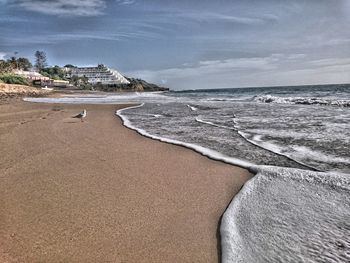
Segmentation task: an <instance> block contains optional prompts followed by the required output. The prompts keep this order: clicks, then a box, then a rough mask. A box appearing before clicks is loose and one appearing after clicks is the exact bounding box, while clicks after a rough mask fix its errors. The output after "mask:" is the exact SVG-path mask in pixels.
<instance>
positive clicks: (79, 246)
mask: <svg viewBox="0 0 350 263" xmlns="http://www.w3.org/2000/svg"><path fill="white" fill-rule="evenodd" d="M121 107H123V106H122V105H53V104H35V103H26V102H21V101H12V102H11V103H10V104H9V103H5V104H2V105H0V149H1V156H0V200H1V201H0V262H218V260H219V253H220V250H219V246H218V244H219V242H220V240H219V239H218V238H219V237H218V234H217V230H218V224H219V220H220V217H221V215H222V214H223V212H224V211H225V209H226V207H227V205H228V204H229V202H230V201H231V199H232V198H233V196H234V195H235V193H237V192H238V191H239V189H240V188H241V186H242V185H243V184H244V183H245V182H246V180H248V179H249V178H251V174H249V172H248V171H246V170H244V169H241V168H237V167H234V166H231V165H226V164H223V163H220V162H216V161H213V160H210V159H208V158H206V157H204V156H201V155H200V154H198V153H195V152H193V151H192V150H189V149H186V148H183V147H179V146H174V145H169V144H166V143H161V142H158V141H154V140H151V139H148V138H145V137H142V136H140V135H139V134H137V133H136V132H134V131H131V130H129V129H127V128H125V127H124V126H123V125H122V123H121V120H120V119H119V118H118V117H117V116H116V115H115V111H116V110H117V109H119V108H121ZM83 108H86V109H87V111H88V116H87V118H86V121H85V122H80V121H79V120H78V119H72V118H71V116H72V115H74V114H77V113H79V112H80V111H81V110H82V109H83Z"/></svg>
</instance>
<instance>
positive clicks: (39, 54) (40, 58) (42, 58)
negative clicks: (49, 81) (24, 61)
mask: <svg viewBox="0 0 350 263" xmlns="http://www.w3.org/2000/svg"><path fill="white" fill-rule="evenodd" d="M46 67H47V60H46V53H45V52H44V51H36V52H35V68H36V69H37V70H38V71H41V70H42V69H44V68H46Z"/></svg>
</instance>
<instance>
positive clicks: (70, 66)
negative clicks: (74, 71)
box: [64, 64, 76, 68]
mask: <svg viewBox="0 0 350 263" xmlns="http://www.w3.org/2000/svg"><path fill="white" fill-rule="evenodd" d="M64 68H76V66H74V65H72V64H67V65H65V66H64Z"/></svg>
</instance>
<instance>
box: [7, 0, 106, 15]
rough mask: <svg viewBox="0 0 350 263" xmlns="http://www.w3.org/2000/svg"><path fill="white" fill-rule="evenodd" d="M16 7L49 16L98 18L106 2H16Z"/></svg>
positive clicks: (57, 0)
mask: <svg viewBox="0 0 350 263" xmlns="http://www.w3.org/2000/svg"><path fill="white" fill-rule="evenodd" d="M1 1H3V0H1ZM14 5H17V6H19V7H22V8H24V9H26V10H29V11H33V12H38V13H43V14H47V15H58V16H97V15H101V14H102V13H103V9H104V8H105V7H106V2H105V0H55V1H50V0H16V1H14Z"/></svg>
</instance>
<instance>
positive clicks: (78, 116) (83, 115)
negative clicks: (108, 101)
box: [72, 109, 87, 122]
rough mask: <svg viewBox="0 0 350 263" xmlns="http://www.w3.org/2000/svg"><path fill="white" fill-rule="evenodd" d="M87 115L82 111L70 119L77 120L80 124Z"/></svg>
mask: <svg viewBox="0 0 350 263" xmlns="http://www.w3.org/2000/svg"><path fill="white" fill-rule="evenodd" d="M86 115H87V113H86V110H85V109H84V110H83V111H82V112H80V113H79V114H78V115H75V116H73V117H72V118H78V119H80V120H81V121H82V122H83V121H84V120H83V119H84V118H85V117H86Z"/></svg>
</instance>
